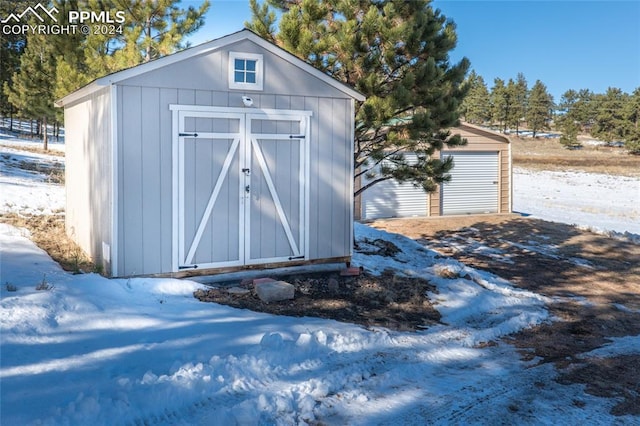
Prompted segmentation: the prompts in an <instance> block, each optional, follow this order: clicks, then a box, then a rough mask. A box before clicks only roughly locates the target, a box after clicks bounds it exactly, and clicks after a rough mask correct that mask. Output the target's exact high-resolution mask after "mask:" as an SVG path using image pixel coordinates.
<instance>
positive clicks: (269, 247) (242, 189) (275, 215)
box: [174, 108, 310, 269]
mask: <svg viewBox="0 0 640 426" xmlns="http://www.w3.org/2000/svg"><path fill="white" fill-rule="evenodd" d="M229 111H231V112H229ZM177 115H178V117H177V130H174V132H176V133H177V135H174V140H176V139H177V142H178V143H177V145H178V146H177V149H178V153H177V156H178V179H177V180H178V182H177V198H178V200H177V203H178V215H177V216H178V223H177V229H178V238H177V239H178V241H177V245H178V250H177V257H178V259H177V262H178V265H177V267H178V269H189V268H216V267H231V266H242V265H250V264H260V263H270V262H283V261H284V262H286V261H292V260H299V259H307V258H308V244H307V240H308V237H307V235H306V229H307V227H306V226H305V225H306V222H307V217H308V190H307V185H306V182H308V181H309V179H308V177H307V173H308V170H309V167H308V157H307V154H308V151H309V150H308V140H309V117H310V113H307V112H304V111H271V112H259V113H247V112H244V111H243V110H240V111H236V110H235V109H229V108H226V109H224V110H221V111H216V110H215V108H212V110H210V111H207V110H198V111H190V110H179V111H177ZM174 124H176V121H175V118H174Z"/></svg>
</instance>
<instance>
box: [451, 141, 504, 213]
mask: <svg viewBox="0 0 640 426" xmlns="http://www.w3.org/2000/svg"><path fill="white" fill-rule="evenodd" d="M445 157H453V164H454V166H453V169H452V170H451V172H450V174H451V181H449V182H447V183H445V184H443V185H442V192H441V206H442V207H441V208H442V214H443V215H453V214H478V213H497V212H498V182H499V178H498V176H499V169H498V153H497V152H473V151H464V152H442V158H443V159H444V158H445Z"/></svg>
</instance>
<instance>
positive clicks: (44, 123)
mask: <svg viewBox="0 0 640 426" xmlns="http://www.w3.org/2000/svg"><path fill="white" fill-rule="evenodd" d="M42 144H43V148H44V150H45V151H48V150H49V132H47V116H44V117H42Z"/></svg>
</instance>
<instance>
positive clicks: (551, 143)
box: [509, 137, 640, 177]
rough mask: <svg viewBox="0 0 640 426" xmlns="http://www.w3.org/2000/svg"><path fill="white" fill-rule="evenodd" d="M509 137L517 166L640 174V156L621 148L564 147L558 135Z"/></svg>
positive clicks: (584, 138)
mask: <svg viewBox="0 0 640 426" xmlns="http://www.w3.org/2000/svg"><path fill="white" fill-rule="evenodd" d="M509 139H510V140H511V143H512V145H511V147H512V155H513V165H514V166H516V167H524V168H527V169H533V170H577V171H584V172H590V173H605V174H611V175H619V176H631V177H640V156H638V155H631V154H628V153H627V151H626V150H625V149H624V148H614V147H607V146H588V145H584V146H583V147H582V148H580V149H567V148H564V147H563V146H562V145H560V142H558V140H557V139H530V138H516V137H510V138H509ZM581 139H583V140H588V139H590V138H589V137H581Z"/></svg>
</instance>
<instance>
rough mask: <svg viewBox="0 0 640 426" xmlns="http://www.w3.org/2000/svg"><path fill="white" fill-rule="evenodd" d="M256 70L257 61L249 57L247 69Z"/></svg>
mask: <svg viewBox="0 0 640 426" xmlns="http://www.w3.org/2000/svg"><path fill="white" fill-rule="evenodd" d="M255 70H256V61H250V60H248V59H247V71H255Z"/></svg>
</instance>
